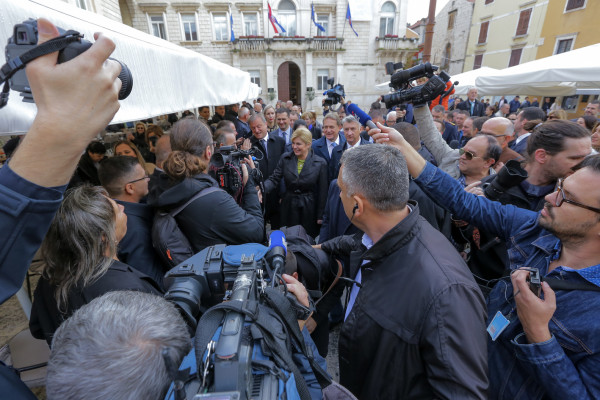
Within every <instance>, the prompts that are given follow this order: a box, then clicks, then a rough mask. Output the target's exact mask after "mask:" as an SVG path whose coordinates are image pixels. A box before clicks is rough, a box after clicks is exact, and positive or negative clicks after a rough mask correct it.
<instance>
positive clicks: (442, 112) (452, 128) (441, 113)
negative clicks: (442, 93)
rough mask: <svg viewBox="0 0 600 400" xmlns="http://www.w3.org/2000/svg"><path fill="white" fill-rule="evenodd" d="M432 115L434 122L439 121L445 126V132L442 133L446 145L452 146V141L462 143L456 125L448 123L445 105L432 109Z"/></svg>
mask: <svg viewBox="0 0 600 400" xmlns="http://www.w3.org/2000/svg"><path fill="white" fill-rule="evenodd" d="M431 115H432V116H433V119H434V120H438V121H440V122H442V123H443V124H444V132H443V133H442V137H443V138H444V140H445V141H446V143H448V144H450V143H452V141H457V142H458V141H460V134H459V133H458V129H456V125H454V124H453V123H451V122H448V121H446V109H445V108H444V106H443V105H441V104H438V105H437V106H435V107H433V108H432V109H431Z"/></svg>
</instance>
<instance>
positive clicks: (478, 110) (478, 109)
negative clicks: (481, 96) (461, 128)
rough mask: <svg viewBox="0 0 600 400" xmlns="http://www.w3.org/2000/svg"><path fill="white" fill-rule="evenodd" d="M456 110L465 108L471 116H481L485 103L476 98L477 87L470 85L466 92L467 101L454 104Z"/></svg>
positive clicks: (483, 113)
mask: <svg viewBox="0 0 600 400" xmlns="http://www.w3.org/2000/svg"><path fill="white" fill-rule="evenodd" d="M456 108H457V109H458V110H465V111H467V112H468V113H469V115H470V116H471V117H483V116H484V115H485V105H484V104H483V103H481V102H480V101H478V100H477V88H476V87H472V88H470V89H469V91H468V92H467V101H462V102H460V103H459V104H458V106H456Z"/></svg>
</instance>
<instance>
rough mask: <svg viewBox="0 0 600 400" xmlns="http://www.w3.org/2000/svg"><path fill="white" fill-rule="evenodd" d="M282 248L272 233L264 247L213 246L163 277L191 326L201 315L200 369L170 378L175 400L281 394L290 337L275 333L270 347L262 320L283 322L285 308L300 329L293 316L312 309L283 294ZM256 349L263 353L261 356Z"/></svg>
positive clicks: (271, 323)
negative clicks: (173, 378)
mask: <svg viewBox="0 0 600 400" xmlns="http://www.w3.org/2000/svg"><path fill="white" fill-rule="evenodd" d="M286 251H287V250H286V244H285V236H284V235H283V233H282V232H281V231H274V232H273V233H272V234H271V236H270V247H269V248H267V247H265V246H261V245H258V244H248V245H241V246H225V245H216V246H211V247H208V248H206V249H205V250H203V251H201V252H199V253H198V254H196V255H194V256H193V257H191V258H189V259H188V260H186V261H185V262H183V263H181V264H180V265H178V266H176V267H175V268H173V269H172V270H170V271H169V272H168V273H167V274H166V275H165V279H164V282H165V286H166V287H167V288H168V290H167V293H166V294H165V298H166V299H167V300H169V301H171V302H173V303H174V304H175V305H176V306H177V307H178V308H179V309H180V311H181V312H182V314H183V316H184V318H185V319H186V320H187V322H188V324H189V323H193V324H194V325H193V326H195V324H196V321H197V320H198V316H199V315H200V313H202V314H203V316H202V319H200V322H199V323H198V326H197V329H196V332H195V338H194V348H195V354H196V364H197V365H196V367H197V369H196V371H197V373H193V371H192V373H188V375H189V377H190V378H191V379H188V377H185V378H184V377H180V379H181V381H179V382H177V379H176V380H175V382H174V388H175V389H174V390H175V392H176V393H174V394H175V398H176V399H192V398H193V399H200V398H201V399H237V400H244V399H250V398H253V399H265V400H266V399H269V400H271V399H275V398H278V397H277V394H278V390H279V380H280V379H281V372H280V371H279V369H280V368H282V369H286V368H285V365H282V361H281V360H282V358H281V356H283V358H285V357H286V355H285V354H281V351H282V349H288V347H287V346H286V345H285V341H286V340H290V339H289V336H288V335H287V334H284V335H283V337H280V338H279V339H280V340H281V341H282V343H283V344H284V345H283V347H281V346H279V347H277V346H273V344H274V342H273V338H269V337H267V336H269V333H268V332H265V326H270V327H272V328H267V330H268V329H271V330H277V328H281V326H282V322H281V317H280V316H281V314H282V313H285V314H287V315H288V317H289V318H290V320H291V321H292V323H293V324H296V328H297V327H298V325H297V321H296V320H297V319H303V320H306V319H307V318H308V317H309V316H310V314H311V312H312V309H313V308H312V307H310V308H307V307H305V306H303V305H302V304H300V303H299V302H298V301H297V299H296V297H295V296H294V295H292V294H291V293H289V292H287V289H286V285H285V282H283V281H282V279H281V274H282V273H283V272H284V270H283V268H284V264H285V254H286ZM282 282H283V284H281V283H282ZM274 298H278V299H280V300H282V301H283V304H282V303H277V301H273V300H274ZM286 299H287V301H286ZM210 306H213V307H211V308H210V309H206V308H208V307H210ZM203 307H206V308H205V309H202V308H203ZM285 331H286V330H285V329H284V331H283V332H284V333H285ZM288 334H289V332H288ZM257 343H261V345H257ZM282 343H279V344H280V345H281V344H282ZM288 344H289V343H288ZM286 351H287V352H290V351H291V350H290V349H288V350H286ZM257 352H261V357H259V358H258V359H257ZM262 353H264V354H262ZM267 356H268V357H267ZM261 358H262V360H261ZM283 364H284V363H283ZM257 369H258V370H261V371H263V372H262V373H257ZM265 369H266V371H265ZM288 370H289V369H288ZM265 372H267V373H265ZM274 372H277V373H274ZM288 378H289V377H288ZM300 379H302V378H301V377H300ZM184 381H185V384H184ZM177 388H178V389H177Z"/></svg>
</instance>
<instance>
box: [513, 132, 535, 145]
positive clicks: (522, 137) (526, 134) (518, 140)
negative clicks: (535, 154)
mask: <svg viewBox="0 0 600 400" xmlns="http://www.w3.org/2000/svg"><path fill="white" fill-rule="evenodd" d="M530 135H531V132H527V133H525V134H524V135H521V136H519V137H518V138H516V139H515V144H519V143H520V142H521V141H523V139H527V138H528V137H529V136H530Z"/></svg>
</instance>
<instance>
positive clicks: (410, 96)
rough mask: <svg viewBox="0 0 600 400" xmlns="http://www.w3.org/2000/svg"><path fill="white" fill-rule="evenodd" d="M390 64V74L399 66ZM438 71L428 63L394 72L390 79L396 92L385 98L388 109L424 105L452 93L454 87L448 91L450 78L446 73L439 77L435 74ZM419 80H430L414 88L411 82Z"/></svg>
mask: <svg viewBox="0 0 600 400" xmlns="http://www.w3.org/2000/svg"><path fill="white" fill-rule="evenodd" d="M388 64H391V63H388ZM388 64H386V71H387V72H388V73H389V72H390V71H391V70H393V69H395V67H396V66H397V65H398V64H392V65H391V66H388ZM438 69H439V68H438V67H437V66H435V65H431V64H430V63H428V62H427V63H425V64H420V65H417V66H414V67H412V68H409V69H405V70H402V69H401V70H398V71H396V72H394V73H393V74H392V77H391V79H390V87H392V89H394V90H395V91H396V92H395V93H390V94H387V95H385V96H383V102H384V103H385V106H386V108H392V107H393V106H395V105H398V104H401V103H412V104H413V105H422V104H425V103H427V102H429V101H432V100H433V99H435V98H436V97H438V96H440V95H445V94H446V93H450V91H451V90H452V87H451V88H450V89H448V90H446V83H447V82H448V81H449V80H450V76H449V75H448V74H447V73H446V72H444V71H442V72H440V73H439V75H436V74H434V72H435V71H437V70H438ZM419 78H428V80H427V82H426V83H424V84H422V85H419V86H415V87H412V86H411V85H410V82H411V81H412V80H415V79H419Z"/></svg>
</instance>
